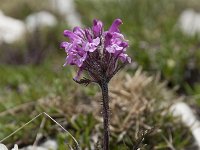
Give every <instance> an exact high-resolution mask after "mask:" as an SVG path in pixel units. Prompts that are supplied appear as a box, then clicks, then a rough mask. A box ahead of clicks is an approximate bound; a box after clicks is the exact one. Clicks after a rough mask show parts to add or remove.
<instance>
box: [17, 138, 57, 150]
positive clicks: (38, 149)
mask: <svg viewBox="0 0 200 150" xmlns="http://www.w3.org/2000/svg"><path fill="white" fill-rule="evenodd" d="M33 149H34V150H57V149H58V144H57V143H56V141H55V140H47V141H46V142H44V143H42V144H41V145H39V146H32V145H31V146H27V147H24V148H22V149H20V150H33Z"/></svg>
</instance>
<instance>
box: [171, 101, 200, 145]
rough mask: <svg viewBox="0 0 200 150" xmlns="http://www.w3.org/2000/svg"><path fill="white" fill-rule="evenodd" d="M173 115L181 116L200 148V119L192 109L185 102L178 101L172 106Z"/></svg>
mask: <svg viewBox="0 0 200 150" xmlns="http://www.w3.org/2000/svg"><path fill="white" fill-rule="evenodd" d="M170 110H171V112H172V114H173V116H175V117H178V116H179V117H181V120H182V122H183V123H184V124H185V125H186V126H187V127H189V128H190V130H191V132H192V135H193V136H194V139H195V140H196V143H197V145H198V147H199V149H200V121H199V120H198V119H197V118H196V116H195V115H194V113H193V112H192V109H191V108H190V107H189V106H188V105H187V104H186V103H184V102H178V103H176V104H174V105H172V106H171V108H170Z"/></svg>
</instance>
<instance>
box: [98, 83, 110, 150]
mask: <svg viewBox="0 0 200 150" xmlns="http://www.w3.org/2000/svg"><path fill="white" fill-rule="evenodd" d="M100 86H101V91H102V98H103V112H102V113H103V127H104V134H103V150H109V97H108V83H107V81H102V82H101V84H100Z"/></svg>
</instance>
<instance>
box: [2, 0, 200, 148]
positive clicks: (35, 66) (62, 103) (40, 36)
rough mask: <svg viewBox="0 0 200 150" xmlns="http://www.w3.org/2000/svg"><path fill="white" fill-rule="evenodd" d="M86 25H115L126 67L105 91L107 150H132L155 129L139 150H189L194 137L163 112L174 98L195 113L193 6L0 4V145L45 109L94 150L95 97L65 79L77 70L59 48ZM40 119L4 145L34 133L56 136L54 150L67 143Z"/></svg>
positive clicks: (197, 34) (67, 1)
mask: <svg viewBox="0 0 200 150" xmlns="http://www.w3.org/2000/svg"><path fill="white" fill-rule="evenodd" d="M94 18H97V19H100V20H102V21H103V22H104V26H105V29H108V28H109V26H110V25H111V23H112V21H113V20H114V19H116V18H120V19H122V21H123V24H122V25H121V27H120V29H121V32H122V33H123V34H124V35H125V37H126V39H128V40H129V44H130V47H129V49H128V51H127V52H128V54H129V55H130V56H131V58H132V60H133V62H132V64H130V65H129V66H127V68H125V69H124V70H122V71H121V72H120V74H119V75H116V76H119V77H116V79H114V81H115V82H112V83H111V85H110V89H111V94H110V96H111V103H112V104H111V112H112V114H111V118H112V119H111V120H112V121H111V149H115V150H117V149H119V150H122V149H131V148H132V147H134V145H136V143H137V139H138V138H139V137H141V135H142V134H143V133H144V131H146V130H150V129H152V128H153V127H156V129H155V131H152V132H151V133H149V134H148V135H145V136H146V138H145V140H144V141H143V143H141V144H140V147H141V149H163V150H168V149H169V150H171V149H173V148H174V149H179V150H180V149H186V150H189V149H191V150H195V148H196V146H195V144H194V143H195V142H194V138H193V136H192V133H191V132H190V130H189V129H188V127H186V126H185V125H184V124H183V123H182V122H181V121H180V119H179V118H174V117H172V115H171V114H170V113H169V111H168V108H169V106H171V105H172V104H173V103H175V102H179V101H181V102H185V103H187V104H188V105H190V107H191V108H192V109H193V111H194V112H195V114H196V116H197V117H198V116H199V114H200V3H199V1H198V0H190V1H187V0H160V1H158V0H43V1H41V0H34V1H27V0H13V1H12V2H11V1H8V0H0V139H3V138H4V137H6V136H7V135H9V134H10V133H12V132H13V131H15V130H16V129H17V128H19V127H21V126H22V125H23V124H24V123H26V122H27V121H29V120H30V119H32V118H33V117H34V116H36V115H37V114H39V113H40V112H44V111H45V112H47V113H48V114H50V115H51V116H52V117H53V118H54V119H56V120H57V121H58V122H59V123H60V124H62V125H63V126H64V127H65V128H66V129H68V130H69V131H70V132H71V133H72V135H74V136H75V138H76V139H77V140H78V141H79V143H80V145H81V147H82V148H83V149H95V147H96V149H97V148H98V146H99V144H98V141H99V142H100V141H101V133H102V126H101V125H102V120H101V115H100V102H99V100H100V95H99V92H100V90H99V88H98V87H97V86H96V85H89V86H88V87H83V86H80V85H77V84H76V83H74V82H73V80H72V78H73V76H74V75H75V74H76V70H75V69H71V67H68V66H67V67H63V66H62V65H63V64H64V62H65V57H66V53H65V52H64V51H63V50H62V49H60V47H59V45H60V42H62V41H66V38H64V37H63V30H64V29H72V28H73V27H74V26H81V27H90V26H91V25H92V20H93V19H94ZM119 79H120V80H119ZM128 82H131V83H132V85H128ZM121 90H122V91H125V92H126V94H124V93H123V92H117V91H121ZM130 93H131V94H130ZM127 116H128V117H127ZM124 118H125V120H124ZM42 120H43V118H42V117H40V118H38V119H37V120H35V121H34V122H33V123H31V124H29V125H28V126H26V127H25V128H23V129H22V130H20V131H19V132H17V133H16V134H15V135H13V136H12V137H10V138H9V139H7V140H5V141H4V143H5V144H7V145H8V146H13V144H14V143H17V144H19V146H20V147H24V146H27V145H30V144H33V143H34V141H35V137H36V134H37V133H38V132H41V134H42V136H41V138H40V140H39V141H40V142H42V141H45V140H47V139H54V140H55V141H56V143H58V145H59V146H58V149H61V150H62V149H66V145H68V144H70V145H73V140H72V139H71V137H70V136H69V135H66V134H65V133H64V132H62V131H61V130H60V129H59V128H58V127H57V126H56V125H55V124H54V123H53V122H52V121H50V120H49V119H47V118H46V119H45V125H44V126H43V128H42V129H41V128H40V124H41V122H42ZM122 122H123V124H121V123H122ZM36 131H37V132H36ZM170 138H172V139H171V140H170ZM152 139H153V140H152ZM40 142H39V143H40ZM116 144H117V145H116Z"/></svg>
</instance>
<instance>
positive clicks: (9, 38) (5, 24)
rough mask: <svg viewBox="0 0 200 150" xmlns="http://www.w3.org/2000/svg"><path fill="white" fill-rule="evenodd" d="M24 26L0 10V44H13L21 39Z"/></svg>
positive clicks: (24, 29)
mask: <svg viewBox="0 0 200 150" xmlns="http://www.w3.org/2000/svg"><path fill="white" fill-rule="evenodd" d="M25 31H26V27H25V24H24V23H23V22H22V21H20V20H18V19H14V18H12V17H9V16H6V15H4V14H3V12H2V11H1V10H0V43H2V42H5V43H9V44H10V43H13V42H16V41H17V40H19V39H20V38H22V37H23V35H24V33H25Z"/></svg>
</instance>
